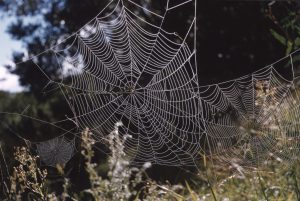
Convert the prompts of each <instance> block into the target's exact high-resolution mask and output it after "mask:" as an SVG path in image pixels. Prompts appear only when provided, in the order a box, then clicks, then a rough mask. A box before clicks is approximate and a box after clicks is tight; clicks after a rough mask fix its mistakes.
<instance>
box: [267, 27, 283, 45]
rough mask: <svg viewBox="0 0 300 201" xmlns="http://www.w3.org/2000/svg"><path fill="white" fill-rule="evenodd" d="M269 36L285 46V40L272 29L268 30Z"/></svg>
mask: <svg viewBox="0 0 300 201" xmlns="http://www.w3.org/2000/svg"><path fill="white" fill-rule="evenodd" d="M270 32H271V34H272V35H273V36H274V38H275V39H276V40H278V41H279V42H280V43H281V44H282V45H286V39H285V37H284V36H282V35H281V34H279V33H277V32H276V31H275V30H274V29H270Z"/></svg>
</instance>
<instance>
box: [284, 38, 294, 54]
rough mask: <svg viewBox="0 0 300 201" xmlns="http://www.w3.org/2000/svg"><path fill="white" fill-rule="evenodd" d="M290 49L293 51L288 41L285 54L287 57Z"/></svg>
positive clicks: (291, 44)
mask: <svg viewBox="0 0 300 201" xmlns="http://www.w3.org/2000/svg"><path fill="white" fill-rule="evenodd" d="M292 49H293V43H292V42H291V41H288V42H287V48H286V52H285V54H286V55H288V54H289V53H291V51H292Z"/></svg>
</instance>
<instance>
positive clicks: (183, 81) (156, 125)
mask: <svg viewBox="0 0 300 201" xmlns="http://www.w3.org/2000/svg"><path fill="white" fill-rule="evenodd" d="M113 2H115V5H113V4H111V3H110V4H109V5H108V6H107V7H106V8H105V9H107V8H110V9H111V11H110V12H108V14H106V15H103V13H102V12H100V14H99V15H97V16H96V17H95V18H94V19H92V20H91V21H90V22H89V23H87V24H86V25H85V26H83V27H82V28H81V29H80V30H79V31H78V32H76V33H75V34H73V35H72V36H71V37H69V38H68V39H66V40H65V41H64V42H62V43H60V44H58V45H56V46H54V47H53V48H51V49H50V50H47V51H45V52H43V53H41V54H39V55H37V56H36V57H33V58H31V59H30V60H29V61H30V62H33V63H34V64H35V65H36V66H37V67H38V68H39V69H40V70H41V71H42V72H43V73H44V75H45V76H46V77H47V78H48V79H49V80H50V82H49V83H50V84H53V83H54V84H56V85H57V86H58V88H59V89H60V90H61V91H62V93H63V94H64V96H65V97H66V100H67V102H68V104H69V105H70V108H71V109H72V111H73V113H74V117H73V118H72V119H70V118H69V119H68V120H72V121H73V122H74V123H75V124H76V125H77V126H79V127H81V128H85V127H88V128H90V130H91V131H92V132H93V133H94V136H95V138H96V139H99V141H101V140H102V139H103V138H105V137H106V136H107V134H108V133H110V132H111V131H112V130H113V128H114V125H115V123H116V122H122V125H123V126H122V127H120V129H119V132H120V135H123V136H125V135H126V136H128V135H130V136H131V137H130V138H126V141H125V147H126V151H127V153H128V154H129V155H131V156H132V162H133V163H136V164H140V163H144V162H146V161H147V162H152V163H156V164H161V165H171V166H183V165H191V166H194V165H196V164H197V163H198V158H199V156H200V154H199V152H202V151H203V152H204V153H205V154H207V155H209V156H212V158H214V159H217V160H220V161H222V162H226V163H229V164H232V163H234V164H238V165H241V166H250V167H257V166H259V165H262V164H263V163H264V162H266V161H269V159H275V160H277V161H285V160H288V161H292V160H295V159H296V156H297V154H298V140H299V139H298V136H299V135H298V130H299V129H298V119H299V118H298V115H299V111H298V108H299V107H298V104H299V99H298V96H297V90H295V83H296V81H297V76H295V73H294V65H293V64H294V60H293V54H296V53H293V54H291V55H289V57H286V58H284V59H281V60H280V61H278V62H276V63H274V64H272V65H270V66H267V67H265V68H263V69H261V70H259V71H257V72H254V73H253V74H250V75H246V76H243V77H241V78H238V79H234V80H231V81H227V82H223V83H219V84H213V85H207V86H199V85H198V75H197V64H196V59H195V53H196V46H195V44H196V17H195V16H196V15H195V16H194V17H193V20H192V22H191V24H190V26H189V29H188V31H187V33H186V35H185V37H183V38H180V37H179V36H178V35H177V34H175V33H169V32H167V31H165V30H164V29H163V25H164V20H165V18H166V16H167V14H168V12H171V11H173V10H175V9H179V8H180V7H181V6H186V5H187V4H192V3H195V2H194V1H185V2H182V3H180V4H177V5H173V6H170V4H169V1H168V2H167V7H166V10H165V13H164V15H159V14H156V13H154V12H152V11H150V10H147V9H144V8H142V6H141V5H138V4H136V3H134V2H132V1H129V3H131V4H132V5H134V6H136V7H137V8H142V9H144V10H146V11H147V12H146V13H147V15H148V16H150V17H149V18H151V17H156V18H158V19H160V24H158V25H156V24H153V23H151V22H150V21H149V20H147V18H146V17H147V16H146V17H144V18H143V17H141V16H138V15H136V14H135V13H134V12H133V11H131V10H130V9H129V8H128V7H126V6H125V5H124V2H123V1H121V0H119V1H113ZM112 5H113V6H112ZM195 7H196V5H195ZM105 9H104V10H105ZM195 13H196V12H195ZM193 31H194V46H193V48H190V47H189V45H188V44H187V39H188V38H189V35H190V34H191V33H192V32H193ZM70 41H71V42H70ZM46 54H47V55H48V56H50V57H51V58H53V64H52V65H53V66H57V68H59V69H60V70H61V79H60V80H59V81H57V80H53V79H51V78H50V77H49V76H47V74H46V73H45V71H44V70H43V69H45V68H47V66H43V65H41V64H39V63H38V58H39V57H40V56H42V55H46ZM26 62H28V61H26ZM62 122H64V121H61V122H55V124H58V123H62ZM62 130H64V129H62ZM64 131H65V132H68V131H66V130H64ZM45 147H46V146H44V148H45ZM66 159H67V157H66Z"/></svg>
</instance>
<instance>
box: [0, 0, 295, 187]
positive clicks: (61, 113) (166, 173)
mask: <svg viewBox="0 0 300 201" xmlns="http://www.w3.org/2000/svg"><path fill="white" fill-rule="evenodd" d="M124 1H125V0H124ZM170 1H172V0H170ZM107 2H108V1H107V0H101V1H100V0H84V1H79V0H23V1H21V0H0V12H1V14H2V15H11V16H14V17H15V18H16V21H15V22H14V23H12V24H11V25H10V26H9V28H8V30H7V31H8V32H9V33H10V35H11V37H12V38H13V39H16V40H20V41H22V42H23V45H24V47H25V48H26V50H27V51H28V54H29V55H35V54H38V53H40V52H42V51H44V50H45V49H48V48H50V47H51V46H52V45H54V44H55V43H56V41H57V39H58V38H59V37H60V36H62V35H63V34H70V33H73V32H75V31H77V30H78V29H79V28H80V27H81V26H83V25H84V24H85V23H87V22H88V21H89V20H90V19H91V18H93V17H94V16H96V15H97V13H98V12H99V11H100V10H101V9H102V8H103V7H104V5H106V4H107ZM135 2H138V3H139V4H140V5H145V6H147V7H148V8H149V9H151V8H153V9H152V10H153V11H156V12H158V13H161V12H162V10H161V8H162V7H163V6H164V1H160V0H157V1H144V0H140V1H135ZM177 2H179V1H177ZM298 7H299V6H298V4H297V3H296V2H292V1H291V2H290V1H280V2H276V3H273V4H272V5H270V2H265V1H264V2H260V1H253V2H251V1H241V2H239V1H232V2H231V1H198V7H197V11H198V14H197V62H198V73H199V80H200V84H201V85H205V84H211V83H216V82H221V81H226V80H230V79H233V78H237V77H239V76H242V75H245V74H248V73H251V72H253V71H255V70H258V69H260V68H262V67H264V66H266V65H268V64H270V63H272V62H274V61H276V60H278V59H279V58H281V57H283V56H285V55H286V54H288V53H290V52H291V51H293V50H295V49H296V48H298V46H299V45H300V43H299V41H297V36H298V35H299V33H298V32H299V30H298V29H297V28H296V27H297V26H298V21H299V20H298V17H297V16H298ZM132 9H134V8H132ZM176 12H177V13H176V17H174V19H173V20H171V21H172V22H171V21H168V23H167V24H166V25H165V26H166V27H169V28H170V29H171V30H172V29H180V27H184V26H185V24H184V23H185V20H182V18H183V19H184V18H187V13H188V14H191V13H192V12H193V11H191V8H190V7H189V6H185V7H182V9H180V10H178V11H176ZM140 15H143V13H142V12H141V13H140ZM37 17H39V18H42V19H43V20H28V19H35V18H37ZM176 18H181V20H177V19H176ZM28 21H29V23H28ZM286 22H290V23H286ZM180 23H182V24H180ZM178 32H179V33H180V30H178ZM22 56H23V54H22V53H18V52H16V53H15V54H14V58H15V61H20V58H22ZM43 62H45V63H47V64H48V65H49V66H51V63H50V61H49V60H47V58H45V61H43ZM10 70H11V72H12V73H14V74H16V75H18V76H19V78H20V83H21V85H23V86H25V87H26V88H27V90H26V91H25V92H22V93H18V94H10V93H7V92H0V111H5V112H16V113H22V111H23V110H24V109H26V110H28V111H29V112H28V114H30V115H32V116H34V117H37V118H39V119H43V120H45V121H55V120H60V119H65V116H66V115H69V116H71V112H70V111H69V109H68V107H67V105H66V103H65V102H64V100H63V97H61V96H60V95H56V94H55V93H52V92H51V93H44V87H45V80H44V79H43V78H41V74H40V72H39V71H37V70H36V68H34V67H33V66H32V65H30V64H27V65H19V66H18V67H17V68H10ZM48 71H49V72H51V73H52V74H53V76H55V75H56V73H57V72H55V71H54V70H53V69H51V68H50V67H49V69H48ZM0 84H1V82H0ZM28 106H30V107H28ZM18 135H20V136H23V137H26V138H29V139H34V140H41V139H42V138H44V139H45V136H46V138H48V139H50V138H51V137H52V136H55V131H54V130H52V129H51V127H48V126H43V125H41V124H40V123H38V122H36V121H33V120H31V119H26V118H21V117H19V116H18V115H0V140H1V144H2V148H3V149H4V152H5V153H7V156H8V157H7V158H8V165H11V161H10V160H9V159H10V158H11V157H12V155H11V153H12V150H13V147H14V146H16V145H19V144H21V143H24V142H23V140H21V139H20V138H19V137H18ZM76 159H77V158H76V157H75V159H73V161H71V163H72V162H73V163H74V160H76ZM2 164H3V163H1V165H2ZM160 168H161V171H160V174H157V173H156V171H155V170H153V169H152V171H151V170H150V172H149V173H150V175H151V176H153V177H155V178H156V179H165V178H166V177H167V178H168V179H169V180H173V182H176V180H177V179H178V180H179V179H180V177H181V176H182V175H181V176H178V177H174V174H177V172H178V171H180V170H177V169H174V171H170V169H169V168H165V169H164V168H162V167H160Z"/></svg>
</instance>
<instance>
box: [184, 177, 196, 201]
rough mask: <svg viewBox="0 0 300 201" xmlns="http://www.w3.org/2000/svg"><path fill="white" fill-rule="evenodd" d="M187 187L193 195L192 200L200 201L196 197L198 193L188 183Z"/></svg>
mask: <svg viewBox="0 0 300 201" xmlns="http://www.w3.org/2000/svg"><path fill="white" fill-rule="evenodd" d="M185 184H186V187H187V189H188V191H189V193H190V195H191V198H192V200H193V201H198V196H197V195H196V193H195V192H194V191H193V190H192V189H191V187H190V185H189V183H188V182H187V181H185Z"/></svg>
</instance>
